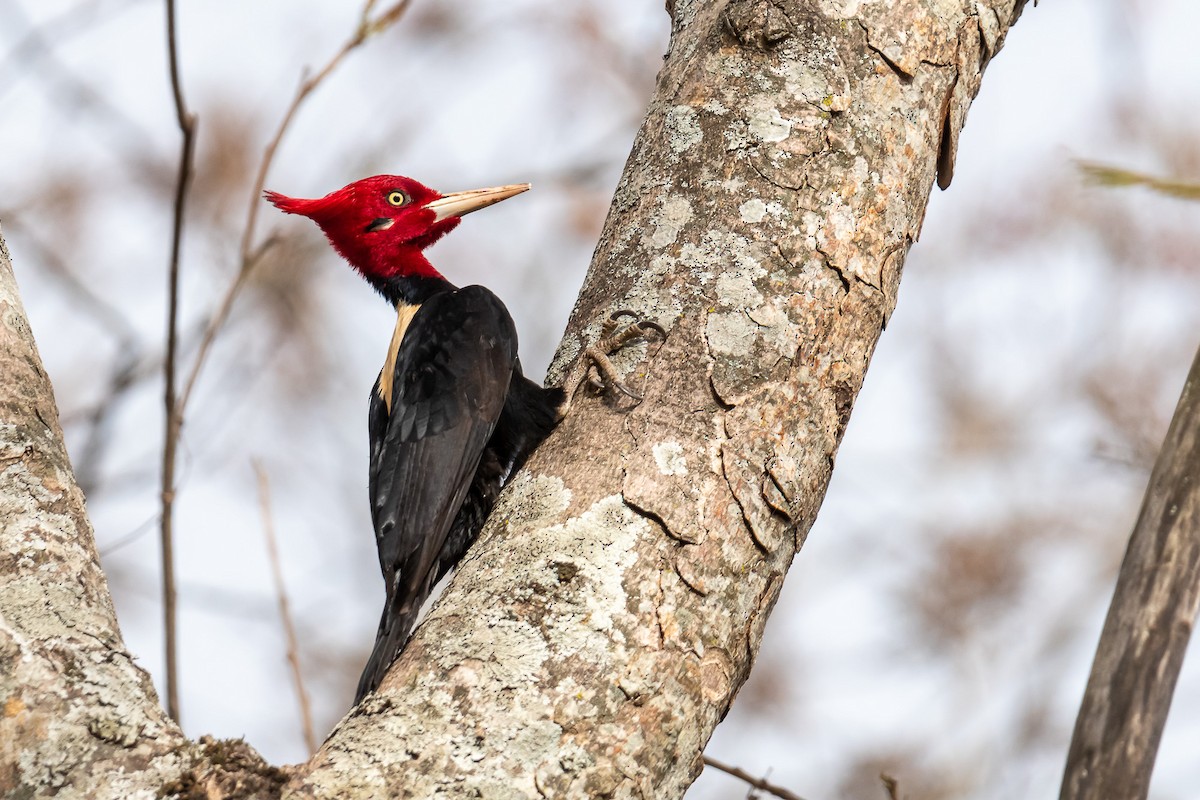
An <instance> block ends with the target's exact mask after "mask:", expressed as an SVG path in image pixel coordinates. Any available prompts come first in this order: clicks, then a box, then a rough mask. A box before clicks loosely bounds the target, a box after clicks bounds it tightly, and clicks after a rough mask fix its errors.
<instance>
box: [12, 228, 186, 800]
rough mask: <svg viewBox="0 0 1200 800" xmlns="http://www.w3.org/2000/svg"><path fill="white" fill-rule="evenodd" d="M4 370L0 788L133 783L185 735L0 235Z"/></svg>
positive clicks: (155, 774) (122, 790) (144, 778)
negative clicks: (102, 523) (129, 636)
mask: <svg viewBox="0 0 1200 800" xmlns="http://www.w3.org/2000/svg"><path fill="white" fill-rule="evenodd" d="M0 375H2V376H3V379H2V380H0V587H2V588H0V597H2V600H0V704H2V706H3V708H2V712H0V795H2V796H4V797H21V798H24V797H37V796H46V795H50V794H53V793H55V792H57V791H59V790H62V792H63V793H62V794H60V795H59V796H60V797H92V796H96V797H100V796H114V797H115V796H121V795H127V796H133V795H134V794H135V792H136V790H137V789H139V788H149V787H151V786H153V785H156V784H159V783H161V782H163V780H170V779H172V778H173V777H174V776H175V775H177V774H178V773H179V771H180V768H181V765H182V761H181V760H180V758H177V757H176V758H170V757H168V758H161V757H160V756H162V755H163V754H164V753H166V752H168V751H169V750H170V749H172V748H173V747H175V746H177V745H181V744H183V742H184V738H183V735H182V734H181V733H180V731H179V729H178V728H177V727H176V726H175V725H174V723H172V722H171V721H170V720H169V719H167V716H166V714H165V713H164V712H163V710H162V708H161V706H160V705H159V703H158V698H157V697H156V696H155V694H154V688H153V686H152V685H151V683H150V678H149V676H148V675H146V673H145V672H143V671H142V670H141V669H140V668H138V667H137V666H136V665H135V664H134V663H133V661H132V659H131V658H130V656H129V654H128V653H127V652H125V644H124V642H123V641H122V640H121V633H120V631H119V630H118V628H117V619H116V614H115V612H114V611H113V606H112V600H111V598H110V596H109V593H108V583H107V582H106V581H105V579H104V573H103V572H102V571H101V570H100V562H99V559H98V557H97V555H96V549H95V545H94V543H93V540H92V529H91V525H90V523H89V522H88V519H87V513H86V511H85V509H84V502H83V493H82V492H80V491H79V488H78V487H77V486H76V484H75V478H74V475H73V474H72V472H71V465H70V463H69V461H68V459H67V451H66V449H65V447H64V445H63V436H62V430H61V429H60V428H59V425H58V409H57V407H56V406H55V403H54V394H53V390H52V389H51V387H50V380H49V378H47V376H46V373H45V371H44V370H43V369H42V362H41V359H40V358H38V354H37V350H36V348H35V346H34V344H33V336H32V334H31V332H30V330H29V322H28V320H27V319H26V317H25V311H24V309H23V308H22V307H21V300H20V297H19V296H18V294H17V285H16V281H15V280H14V278H13V272H12V264H11V262H10V260H9V255H8V250H7V249H6V248H5V246H4V243H3V239H0ZM121 773H125V774H124V775H122V774H121ZM101 786H103V787H112V789H113V790H115V792H116V793H115V794H111V795H109V794H102V793H100V792H99V787H101Z"/></svg>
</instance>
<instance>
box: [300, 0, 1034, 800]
mask: <svg viewBox="0 0 1200 800" xmlns="http://www.w3.org/2000/svg"><path fill="white" fill-rule="evenodd" d="M1021 5H1022V4H1021V3H1020V2H1016V3H1014V2H1013V0H991V2H970V3H966V2H961V0H899V1H898V2H888V3H869V4H868V3H859V2H855V0H838V1H837V2H833V1H832V0H774V1H773V2H767V1H766V0H734V1H733V2H702V1H701V0H691V1H689V0H677V1H676V2H675V3H674V8H673V15H674V26H673V35H672V39H671V46H670V52H669V53H668V55H667V59H666V62H665V64H664V66H663V69H662V72H661V73H660V75H659V79H658V90H657V92H656V95H655V98H654V101H653V103H652V105H651V107H650V109H649V113H648V115H647V118H646V120H645V122H644V124H643V126H642V129H641V131H640V133H639V135H638V138H637V141H636V143H635V145H634V150H633V153H632V155H631V157H630V159H629V162H628V164H627V166H626V169H625V173H624V176H623V178H622V180H621V183H620V186H619V187H618V190H617V194H616V198H615V200H614V203H613V207H612V209H611V211H610V214H609V218H608V221H607V223H606V225H605V229H604V233H603V236H602V239H601V241H600V244H599V247H598V249H597V252H596V255H595V257H594V259H593V263H592V269H591V272H590V274H589V277H588V279H587V282H586V284H585V286H584V289H583V292H582V294H581V297H580V299H579V302H578V304H577V306H576V308H575V311H574V314H573V316H572V319H571V322H570V325H569V328H568V334H567V337H566V339H565V340H564V343H563V345H562V347H561V348H560V351H559V355H558V358H557V359H556V362H555V368H554V370H555V371H556V373H557V374H561V373H562V372H563V371H564V370H566V369H567V368H568V366H569V365H570V364H571V363H572V362H573V360H574V359H575V358H576V357H577V355H578V353H579V352H580V350H581V349H582V347H583V346H584V344H585V343H586V342H587V341H589V340H590V339H594V338H595V337H596V336H597V334H598V332H599V326H600V323H601V322H602V321H603V320H604V319H605V318H606V317H607V316H608V315H609V314H610V313H611V312H613V311H617V310H621V309H632V310H633V311H635V312H638V313H639V314H643V315H646V316H649V317H650V318H653V319H655V320H657V321H658V322H660V323H661V324H662V325H663V326H664V327H665V328H667V329H668V330H669V331H670V335H669V338H668V340H667V342H666V344H665V345H663V346H662V347H661V349H655V348H654V346H650V347H649V348H645V347H641V348H632V349H631V350H630V351H628V352H626V353H623V354H622V357H621V358H620V359H618V366H619V368H621V369H622V370H624V371H626V373H627V375H628V378H629V380H630V381H631V382H632V383H633V384H635V385H637V386H641V387H643V389H644V393H645V401H644V402H643V403H641V404H640V405H637V406H636V407H634V408H630V407H629V406H630V404H629V403H627V402H617V403H615V404H612V403H609V402H604V401H602V400H599V399H596V398H583V397H580V398H577V400H576V403H575V407H574V411H573V413H572V415H571V416H570V417H569V418H568V419H567V420H566V421H565V422H564V423H563V425H562V426H561V427H560V428H559V429H558V430H557V431H556V432H555V434H554V435H553V437H552V438H551V439H550V440H549V441H548V442H547V444H546V445H545V446H544V447H543V448H542V449H541V450H540V451H539V452H538V453H537V454H536V455H535V456H534V458H533V459H532V460H531V462H530V463H529V465H528V466H527V468H526V469H525V471H524V472H523V474H522V475H520V476H519V477H518V478H517V480H516V481H515V485H513V486H512V487H511V488H510V490H509V491H507V492H506V494H505V495H504V497H503V498H502V500H501V502H500V505H499V507H498V508H497V510H496V512H495V514H494V515H493V517H492V519H491V521H490V522H489V525H488V528H487V530H486V531H485V533H484V535H483V537H482V539H481V541H480V542H479V543H478V544H477V545H476V546H475V547H474V548H473V549H472V551H471V552H470V554H469V555H468V557H467V562H466V563H465V564H464V565H463V567H462V569H461V570H460V572H459V574H458V576H457V577H456V579H455V580H454V581H453V583H452V585H451V586H450V588H449V590H448V591H447V593H446V595H445V596H444V597H443V599H442V601H441V602H440V604H439V605H438V606H437V607H436V608H435V610H434V611H433V613H432V614H431V615H430V616H429V618H428V619H427V620H426V621H425V623H424V624H423V626H422V627H421V628H420V629H419V631H418V633H417V635H416V637H415V639H414V640H413V642H412V643H411V644H410V645H409V647H408V649H407V650H406V651H405V653H404V655H403V656H402V658H401V660H400V661H399V662H398V663H397V664H396V666H394V667H393V669H392V672H391V674H390V675H389V677H388V679H386V680H385V681H384V683H383V686H382V687H381V690H380V691H379V692H378V693H377V694H376V695H374V696H372V697H371V698H369V699H368V700H367V701H366V702H365V703H364V704H363V705H362V706H361V707H360V708H359V709H358V710H357V711H356V712H355V713H353V714H352V715H350V716H349V717H347V718H346V719H345V720H344V721H343V722H342V724H341V725H340V727H339V728H338V729H337V730H336V731H335V732H334V733H333V734H332V735H331V737H330V738H329V740H328V741H327V742H326V743H325V745H324V747H323V748H322V749H321V751H320V752H319V753H318V754H317V755H316V757H315V758H314V759H313V761H312V762H311V764H310V766H309V768H308V769H307V770H306V771H305V772H304V774H302V775H300V776H298V777H297V778H296V779H294V780H293V782H292V783H290V784H289V786H288V787H287V788H286V790H285V795H286V796H292V797H302V796H317V797H323V798H333V797H367V796H372V795H383V794H385V793H387V794H390V795H393V796H402V797H421V798H449V797H464V796H478V797H489V798H517V797H538V796H545V797H575V798H590V797H620V798H632V797H641V798H647V799H649V798H656V799H657V798H670V797H678V796H680V795H681V794H682V793H683V792H684V790H685V789H686V788H687V786H688V785H689V784H691V782H692V781H693V780H694V778H695V777H696V775H697V774H698V773H699V772H700V769H701V752H702V750H703V748H704V745H705V743H706V742H707V741H708V738H709V735H710V734H711V732H712V730H713V727H714V726H715V725H716V724H717V723H718V722H719V721H720V719H721V718H722V717H723V716H724V714H725V713H726V711H727V710H728V708H729V705H730V703H731V702H732V701H733V698H734V695H735V693H736V692H737V690H738V688H739V687H740V686H741V685H742V682H743V681H744V680H745V678H746V676H747V674H748V672H749V669H750V665H751V662H752V660H753V657H754V654H755V653H756V652H757V650H758V646H759V641H760V638H761V636H762V631H763V626H764V625H765V623H766V620H767V616H768V614H769V613H770V610H771V607H772V606H773V605H774V603H775V600H776V598H777V596H778V594H779V590H780V587H781V585H782V581H783V576H784V574H785V573H786V571H787V568H788V566H789V564H790V563H791V560H792V557H793V555H794V554H795V552H796V550H797V549H798V548H799V546H800V545H801V543H802V542H803V540H804V536H805V534H806V533H807V531H808V530H809V527H810V526H811V524H812V522H813V519H814V517H815V515H816V512H817V508H818V506H819V505H820V502H821V498H822V497H823V495H824V491H825V487H826V484H827V482H828V480H829V475H830V470H831V467H832V464H833V457H834V453H835V451H836V449H837V444H838V441H839V440H840V438H841V435H842V431H843V429H844V427H845V425H846V422H847V419H848V417H849V414H850V407H851V404H852V403H853V400H854V398H855V395H856V394H857V392H858V390H859V387H860V386H861V384H862V380H863V374H864V372H865V370H866V367H867V361H868V359H869V357H870V354H871V351H872V349H873V348H874V345H875V342H876V340H877V338H878V336H879V333H880V331H881V329H882V327H883V325H884V323H885V322H886V320H887V317H888V315H889V314H890V312H891V310H892V308H893V306H894V304H895V300H896V289H897V286H898V282H899V279H900V270H901V265H902V264H903V262H904V258H905V254H906V252H907V250H908V247H909V245H910V244H911V243H912V241H913V240H914V239H915V238H916V236H917V234H918V232H919V230H920V226H921V220H922V218H923V215H924V212H925V206H926V202H927V199H928V195H929V191H930V188H931V186H932V184H933V182H934V180H935V175H937V174H938V173H939V171H940V173H941V175H942V180H943V181H946V180H948V176H949V170H950V168H951V166H952V163H953V154H954V149H955V146H956V145H955V142H956V139H957V135H958V130H959V127H960V126H961V124H962V122H963V119H964V115H965V113H966V108H967V105H968V103H969V102H970V100H971V98H973V97H974V95H975V92H976V90H977V88H978V86H979V80H980V73H981V71H982V69H983V66H984V65H985V63H986V62H987V61H988V59H989V58H990V57H991V56H992V55H993V54H994V53H995V52H996V50H997V49H998V48H999V46H1000V44H1001V42H1002V39H1003V35H1004V33H1005V32H1006V31H1007V30H1008V27H1009V26H1010V25H1011V23H1012V22H1013V20H1014V18H1015V17H1016V15H1017V14H1018V12H1019V11H1020V8H1021ZM397 743H401V744H400V746H397Z"/></svg>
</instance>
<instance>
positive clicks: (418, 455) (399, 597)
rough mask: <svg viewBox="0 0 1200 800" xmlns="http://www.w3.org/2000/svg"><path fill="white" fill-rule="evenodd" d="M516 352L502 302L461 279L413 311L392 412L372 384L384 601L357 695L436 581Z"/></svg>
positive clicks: (378, 676) (371, 682)
mask: <svg viewBox="0 0 1200 800" xmlns="http://www.w3.org/2000/svg"><path fill="white" fill-rule="evenodd" d="M516 360H517V334H516V329H515V328H514V326H513V322H512V318H511V317H510V316H509V315H508V310H507V309H506V308H505V307H504V304H503V303H501V302H500V300H499V298H497V297H496V296H495V295H494V294H492V293H491V292H489V291H488V290H487V289H484V288H483V287H480V286H468V287H466V288H464V289H459V290H456V291H452V292H444V293H441V294H437V295H434V296H433V297H431V298H430V299H429V300H427V301H426V302H425V303H424V304H423V305H422V306H421V308H420V310H419V311H418V312H417V313H416V315H415V316H414V317H413V319H412V322H411V323H410V324H409V326H408V331H407V333H406V334H405V336H404V340H403V342H401V344H400V348H399V350H398V352H397V355H396V371H395V377H394V380H393V389H392V407H391V412H390V413H389V412H388V409H387V407H386V405H385V404H384V402H383V400H382V399H381V398H380V397H379V395H378V383H377V384H376V389H375V391H374V392H373V393H372V397H371V411H370V429H371V430H370V433H371V465H370V493H371V516H372V520H373V522H374V524H375V541H376V545H377V547H378V549H379V566H380V568H381V569H382V571H383V577H384V581H385V585H386V589H387V604H386V606H385V607H384V611H383V617H382V619H381V620H380V624H379V633H378V635H377V638H376V642H375V650H374V652H372V654H371V658H370V660H369V661H368V663H367V667H366V669H365V670H364V672H363V676H362V679H361V680H360V682H359V691H358V699H361V698H362V697H363V696H364V695H365V694H367V693H368V692H370V691H372V690H373V689H374V688H375V686H377V685H378V683H379V681H380V680H382V678H383V675H384V674H385V673H386V672H387V668H388V667H389V666H391V662H392V661H393V660H394V659H395V656H396V654H397V653H399V651H400V649H401V648H402V647H403V645H404V642H405V640H406V639H407V637H408V633H409V631H410V630H411V629H412V625H413V623H414V622H415V620H416V616H417V612H418V611H419V610H420V607H421V604H422V603H423V602H424V601H425V598H426V597H427V596H428V595H429V592H430V590H431V589H432V588H433V582H434V578H435V575H436V573H437V567H438V561H439V554H440V553H441V552H442V549H443V547H444V545H445V543H446V536H447V533H448V532H449V530H450V527H451V525H452V524H453V522H454V518H455V515H456V514H457V513H458V510H459V508H460V507H461V506H462V504H463V500H464V498H465V497H466V495H467V492H468V490H469V489H470V487H471V482H472V480H473V478H474V476H475V472H476V470H477V468H478V466H479V461H480V458H481V456H482V454H483V450H484V446H485V445H486V444H487V441H488V439H489V438H490V436H491V434H492V430H493V429H494V428H495V425H496V420H497V419H498V418H499V417H500V412H501V411H502V410H503V408H504V402H505V398H506V397H507V395H508V388H509V382H510V380H511V378H512V374H513V368H514V365H515V364H516ZM356 702H357V700H356Z"/></svg>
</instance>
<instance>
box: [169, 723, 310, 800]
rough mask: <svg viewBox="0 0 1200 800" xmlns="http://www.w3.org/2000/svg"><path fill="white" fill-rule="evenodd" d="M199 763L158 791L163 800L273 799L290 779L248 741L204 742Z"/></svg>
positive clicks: (201, 740)
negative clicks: (268, 761)
mask: <svg viewBox="0 0 1200 800" xmlns="http://www.w3.org/2000/svg"><path fill="white" fill-rule="evenodd" d="M199 744H200V752H199V753H198V754H197V755H198V757H197V760H196V763H195V764H194V765H193V766H192V767H191V768H190V769H188V770H186V771H184V773H183V774H182V775H180V776H179V778H177V779H176V780H173V781H171V782H170V783H166V784H164V785H163V786H162V787H161V788H160V789H159V790H158V797H159V798H160V799H161V800H218V798H219V799H220V800H239V799H240V798H255V800H259V799H260V798H262V799H263V800H270V799H271V798H277V797H279V794H280V790H281V789H282V788H283V784H284V783H285V782H286V781H287V779H288V773H287V771H286V770H284V769H281V768H279V767H274V766H272V765H270V764H268V763H267V762H266V761H264V760H263V758H262V756H260V755H259V754H258V752H257V751H255V749H254V748H253V747H251V746H250V745H248V744H246V742H245V740H244V739H214V738H212V737H211V736H204V737H201V739H200V742H199Z"/></svg>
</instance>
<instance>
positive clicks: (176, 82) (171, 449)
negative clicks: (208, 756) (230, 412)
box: [160, 0, 196, 722]
mask: <svg viewBox="0 0 1200 800" xmlns="http://www.w3.org/2000/svg"><path fill="white" fill-rule="evenodd" d="M166 2H167V53H168V56H169V59H168V61H169V63H170V68H171V90H172V92H173V94H174V97H175V116H176V119H177V121H178V123H179V130H180V131H181V132H182V133H183V143H182V146H181V150H180V154H179V176H178V180H177V181H176V184H175V220H174V227H173V229H172V233H171V263H170V277H169V278H168V288H167V357H166V359H165V360H164V362H163V379H164V382H165V384H166V390H165V392H164V398H163V400H164V405H165V406H166V412H167V413H166V431H165V434H164V437H163V440H164V444H163V467H162V524H161V526H160V530H161V532H162V572H163V631H164V638H165V640H166V641H165V649H166V662H167V713H168V714H170V715H171V718H172V719H174V720H175V721H176V722H178V721H179V681H178V671H177V667H176V660H175V659H176V651H177V647H176V629H175V554H174V541H173V538H174V536H173V531H172V525H171V523H172V511H173V506H174V502H175V452H176V448H177V445H178V444H179V430H180V428H181V427H182V417H181V415H180V408H179V405H178V403H176V401H175V356H176V353H177V350H178V347H179V322H178V316H179V249H180V244H181V242H182V240H183V218H184V204H185V202H186V200H187V190H188V185H189V184H190V183H191V182H192V162H193V159H194V156H195V142H196V115H195V114H192V113H190V112H189V111H188V110H187V104H186V103H185V102H184V99H183V87H182V85H181V84H180V79H179V53H178V47H177V45H176V37H175V0H166Z"/></svg>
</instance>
